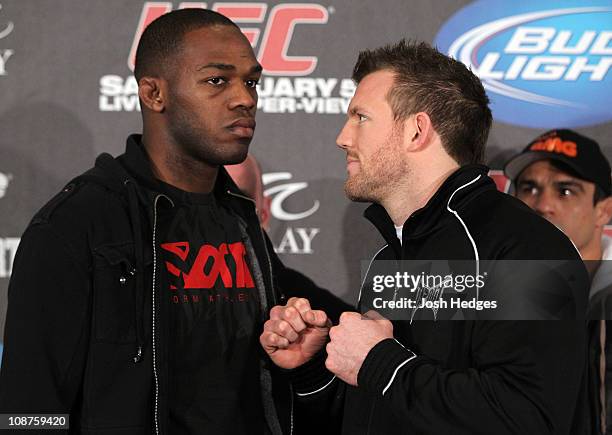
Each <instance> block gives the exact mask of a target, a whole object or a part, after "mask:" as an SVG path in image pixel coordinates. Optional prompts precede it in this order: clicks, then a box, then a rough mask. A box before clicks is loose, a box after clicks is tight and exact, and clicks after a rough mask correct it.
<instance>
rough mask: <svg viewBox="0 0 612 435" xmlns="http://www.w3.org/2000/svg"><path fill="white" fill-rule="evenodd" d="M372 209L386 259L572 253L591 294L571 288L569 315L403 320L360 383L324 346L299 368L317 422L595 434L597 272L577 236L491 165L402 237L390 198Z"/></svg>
mask: <svg viewBox="0 0 612 435" xmlns="http://www.w3.org/2000/svg"><path fill="white" fill-rule="evenodd" d="M365 216H366V217H367V218H368V219H369V220H370V221H371V222H372V223H373V224H374V225H375V226H376V227H377V229H378V230H379V231H380V232H381V234H382V235H383V237H384V238H385V240H386V242H387V245H386V246H384V247H383V248H381V250H380V251H379V252H378V253H377V254H376V255H375V259H376V260H400V259H403V260H449V259H451V260H474V259H475V258H479V259H480V260H515V259H517V260H518V259H523V260H525V259H530V260H557V259H559V260H561V259H563V260H565V259H570V260H576V263H575V264H576V267H577V269H576V270H577V272H576V273H577V278H578V279H579V280H581V281H582V282H583V283H584V287H583V288H584V294H572V293H570V294H567V295H566V305H567V307H566V308H567V309H566V310H561V311H560V312H561V313H564V314H563V315H562V316H560V318H561V319H565V320H550V321H504V320H494V321H492V320H447V321H444V320H438V321H419V320H415V321H413V322H412V324H411V323H410V322H409V321H393V326H394V339H387V340H383V341H381V342H380V343H378V344H377V345H376V346H375V347H374V348H372V349H371V351H370V352H369V353H368V355H367V357H366V359H365V361H364V363H363V365H362V367H361V369H360V371H359V373H358V380H357V382H358V386H357V387H352V386H348V385H346V384H344V383H343V382H341V381H340V380H338V379H337V378H335V377H334V376H333V375H332V374H331V373H330V372H328V371H326V370H325V367H324V361H325V358H326V355H325V352H324V351H323V352H321V353H320V354H318V355H317V356H316V357H315V358H313V359H312V360H311V361H309V362H308V363H306V364H304V365H303V366H301V367H299V368H297V369H295V370H293V371H290V372H289V375H288V376H289V377H290V378H291V379H292V383H293V386H294V391H295V393H296V395H297V399H298V402H299V403H300V404H301V406H304V407H305V408H306V409H308V410H309V412H310V413H311V418H310V419H309V421H311V422H313V423H311V424H312V425H315V422H319V423H320V424H321V425H322V427H323V429H321V428H319V430H326V429H324V428H325V427H327V429H328V430H337V431H338V430H340V429H338V427H339V426H340V425H341V427H342V429H341V432H342V434H347V435H348V434H350V435H362V434H363V435H365V434H370V435H390V434H406V435H409V434H415V435H416V434H419V435H423V434H432V435H434V434H435V435H440V434H444V435H447V434H466V435H467V434H469V435H477V434H482V435H491V434H496V435H500V434H525V435H526V434H537V435H543V434H555V435H565V434H572V435H584V434H586V433H589V429H588V427H589V424H588V418H589V416H588V411H587V395H586V391H587V388H586V386H587V385H586V370H587V368H586V356H587V350H586V327H585V324H586V323H585V322H584V317H585V314H586V301H587V297H588V293H587V292H588V276H587V273H586V270H585V269H584V267H583V266H582V264H581V263H580V257H579V255H578V253H577V251H576V249H575V248H574V247H573V246H572V244H571V242H570V241H569V239H567V238H566V237H565V236H564V235H563V234H562V233H561V232H560V231H559V230H558V229H557V228H555V227H554V226H553V225H552V224H550V223H548V222H547V221H545V220H544V219H542V218H540V217H539V216H537V215H536V214H535V213H533V212H532V211H531V210H530V209H529V208H528V207H527V206H525V205H524V204H523V203H521V202H520V201H518V200H516V199H515V198H512V197H510V196H509V195H506V194H503V193H500V192H498V191H497V190H496V188H495V185H494V183H493V181H492V180H491V179H490V178H489V177H488V176H487V168H485V167H483V166H467V167H463V168H461V169H459V170H457V171H456V172H455V173H453V174H452V175H451V176H450V177H449V178H448V179H447V180H446V181H445V182H444V183H443V185H442V186H441V187H440V188H439V189H438V191H437V192H436V194H435V195H434V196H433V197H432V198H431V200H430V201H429V202H428V203H427V204H426V206H425V207H423V208H422V209H420V210H418V211H416V212H415V213H414V214H413V215H411V216H410V217H409V218H408V220H407V221H406V223H405V224H404V227H403V236H402V243H401V244H400V242H399V240H398V239H397V236H396V231H395V228H394V226H393V223H392V221H391V219H390V217H389V216H388V215H387V213H386V211H385V210H384V208H382V207H381V206H379V205H372V206H371V207H369V208H368V209H367V210H366V212H365ZM368 281H370V278H368V279H366V280H365V282H368ZM578 288H580V287H579V286H578ZM371 293H372V288H363V289H362V294H361V300H362V301H363V300H364V298H367V297H370V298H371ZM570 319H572V320H570ZM573 319H582V320H573ZM330 428H331V429H330ZM312 429H315V428H312ZM328 433H331V432H328Z"/></svg>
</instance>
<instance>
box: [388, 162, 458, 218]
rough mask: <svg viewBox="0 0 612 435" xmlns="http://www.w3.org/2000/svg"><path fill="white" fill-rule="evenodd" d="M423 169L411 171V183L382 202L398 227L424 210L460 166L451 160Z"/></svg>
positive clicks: (400, 187) (404, 185)
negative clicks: (420, 210)
mask: <svg viewBox="0 0 612 435" xmlns="http://www.w3.org/2000/svg"><path fill="white" fill-rule="evenodd" d="M421 167H422V168H423V170H422V171H421V172H420V173H418V172H417V171H410V174H409V175H408V178H409V179H410V181H405V182H404V183H400V185H399V186H397V187H396V188H394V189H393V190H392V191H391V192H390V193H389V194H388V195H387V196H386V197H385V198H384V199H383V200H382V201H381V202H380V204H381V205H382V206H383V207H384V208H385V210H386V211H387V213H388V214H389V217H391V220H393V224H394V225H396V226H402V225H404V222H406V220H407V219H408V217H410V215H412V213H414V212H415V211H417V210H419V209H421V208H423V207H424V206H425V205H426V204H427V202H428V201H429V200H430V199H431V198H432V197H433V196H434V195H435V193H436V192H437V191H438V189H439V188H440V186H441V185H442V183H444V181H445V180H446V179H447V178H448V177H449V176H450V175H451V174H452V173H453V172H455V171H456V170H457V169H458V168H459V165H458V164H457V163H456V162H455V161H454V160H452V159H450V161H442V162H440V163H439V164H438V165H437V167H432V166H431V165H430V166H421Z"/></svg>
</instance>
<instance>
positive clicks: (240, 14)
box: [128, 2, 329, 76]
mask: <svg viewBox="0 0 612 435" xmlns="http://www.w3.org/2000/svg"><path fill="white" fill-rule="evenodd" d="M206 7H207V4H206V3H203V2H182V3H181V4H179V9H184V8H206ZM267 9H268V5H267V4H266V3H229V2H217V3H215V4H214V5H213V6H212V10H213V11H215V12H219V13H220V14H223V15H225V16H226V17H228V18H229V19H231V20H232V21H233V22H235V23H237V24H261V23H263V22H264V20H265V17H266V12H267ZM171 10H172V3H171V2H146V3H145V4H144V6H143V9H142V13H141V14H140V20H139V21H138V28H137V29H136V34H135V35H134V41H133V43H132V48H131V50H130V56H129V59H128V66H129V68H130V69H131V70H132V71H133V70H134V60H135V58H136V49H137V48H138V41H139V40H140V36H141V35H142V32H143V31H144V29H145V28H146V27H147V26H148V25H149V24H150V23H151V22H152V21H153V20H155V19H156V18H158V17H160V16H162V15H163V14H165V13H168V12H170V11H171ZM328 19H329V13H328V12H327V9H325V8H324V7H323V6H321V5H318V4H307V3H285V4H279V5H276V6H274V7H273V8H272V9H271V10H270V14H269V15H268V19H267V23H266V25H265V30H264V31H263V37H262V38H261V44H259V53H258V55H257V59H258V60H259V63H261V65H262V67H263V70H264V74H267V75H274V76H305V75H308V74H310V73H312V72H313V71H314V70H315V68H316V67H317V62H318V59H317V57H316V56H289V55H288V54H287V52H288V50H289V45H290V44H291V39H292V38H293V32H294V30H295V26H296V25H297V24H325V23H327V21H328ZM240 29H241V30H242V32H243V33H244V34H245V36H246V37H247V38H248V40H249V42H250V43H251V45H252V46H253V48H254V49H255V48H256V47H257V45H258V43H259V42H260V41H259V37H260V33H261V32H260V30H259V29H258V28H256V27H249V26H245V27H241V28H240Z"/></svg>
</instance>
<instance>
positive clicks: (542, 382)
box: [358, 321, 586, 435]
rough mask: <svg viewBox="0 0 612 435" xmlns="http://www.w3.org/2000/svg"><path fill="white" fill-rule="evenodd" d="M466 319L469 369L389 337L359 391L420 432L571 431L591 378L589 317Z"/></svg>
mask: <svg viewBox="0 0 612 435" xmlns="http://www.w3.org/2000/svg"><path fill="white" fill-rule="evenodd" d="M466 323H469V324H471V325H470V326H471V327H473V334H472V344H471V346H472V359H473V361H472V363H471V364H470V366H469V367H466V368H464V369H458V368H446V367H445V365H444V364H443V363H442V362H440V361H435V360H433V359H430V358H428V357H427V356H425V355H418V354H416V353H414V352H412V351H411V350H410V349H407V348H405V347H404V346H403V345H402V344H400V343H399V342H397V341H396V340H395V339H387V340H384V341H382V342H380V343H379V344H377V345H376V346H375V347H374V348H372V350H371V351H370V352H369V353H368V355H367V357H366V359H365V361H364V364H363V365H362V367H361V369H360V371H359V374H358V385H359V388H360V389H361V388H363V389H365V390H367V391H369V392H371V393H373V394H377V395H379V397H380V398H381V400H382V401H383V402H384V403H385V404H386V405H387V406H389V407H391V408H392V409H393V412H394V414H395V415H397V416H398V417H399V419H400V420H402V421H406V422H409V425H410V429H411V430H412V431H414V432H415V433H454V434H471V435H473V434H483V435H485V434H487V435H488V434H493V433H494V434H510V433H514V434H516V433H526V434H527V433H529V434H531V433H537V434H556V433H566V432H564V430H566V429H567V428H568V427H569V426H570V424H571V421H572V417H573V415H572V412H573V411H574V410H575V409H576V407H578V406H579V405H580V404H579V403H575V400H576V398H577V397H580V396H581V391H582V390H581V389H582V385H583V382H584V377H583V376H584V375H583V374H584V360H585V354H586V343H585V338H586V330H585V327H584V322H578V321H575V322H572V321H534V322H527V321H520V322H506V321H480V322H466ZM560 379H562V380H563V382H559V380H560ZM578 400H580V399H578Z"/></svg>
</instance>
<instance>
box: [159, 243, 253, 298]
mask: <svg viewBox="0 0 612 435" xmlns="http://www.w3.org/2000/svg"><path fill="white" fill-rule="evenodd" d="M161 248H162V249H163V250H164V251H165V252H164V257H165V260H166V261H165V265H166V270H167V272H168V284H169V288H170V291H171V292H172V301H173V302H174V303H200V302H207V303H217V302H246V301H247V300H248V299H249V297H250V296H251V295H250V292H245V291H240V290H241V289H254V288H255V284H254V282H253V276H252V275H251V271H250V270H249V266H248V263H247V259H246V248H245V246H244V243H242V242H236V243H221V244H220V245H219V246H217V247H215V246H213V245H209V244H203V245H201V246H200V248H199V250H198V251H197V254H195V255H191V256H190V255H189V254H190V252H191V246H190V243H189V242H172V243H163V244H162V245H161ZM205 289H214V290H216V291H214V292H210V294H208V293H207V294H205V293H201V292H197V293H193V294H192V293H190V292H188V290H205ZM224 290H234V291H228V292H226V291H224ZM236 290H238V291H236Z"/></svg>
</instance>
